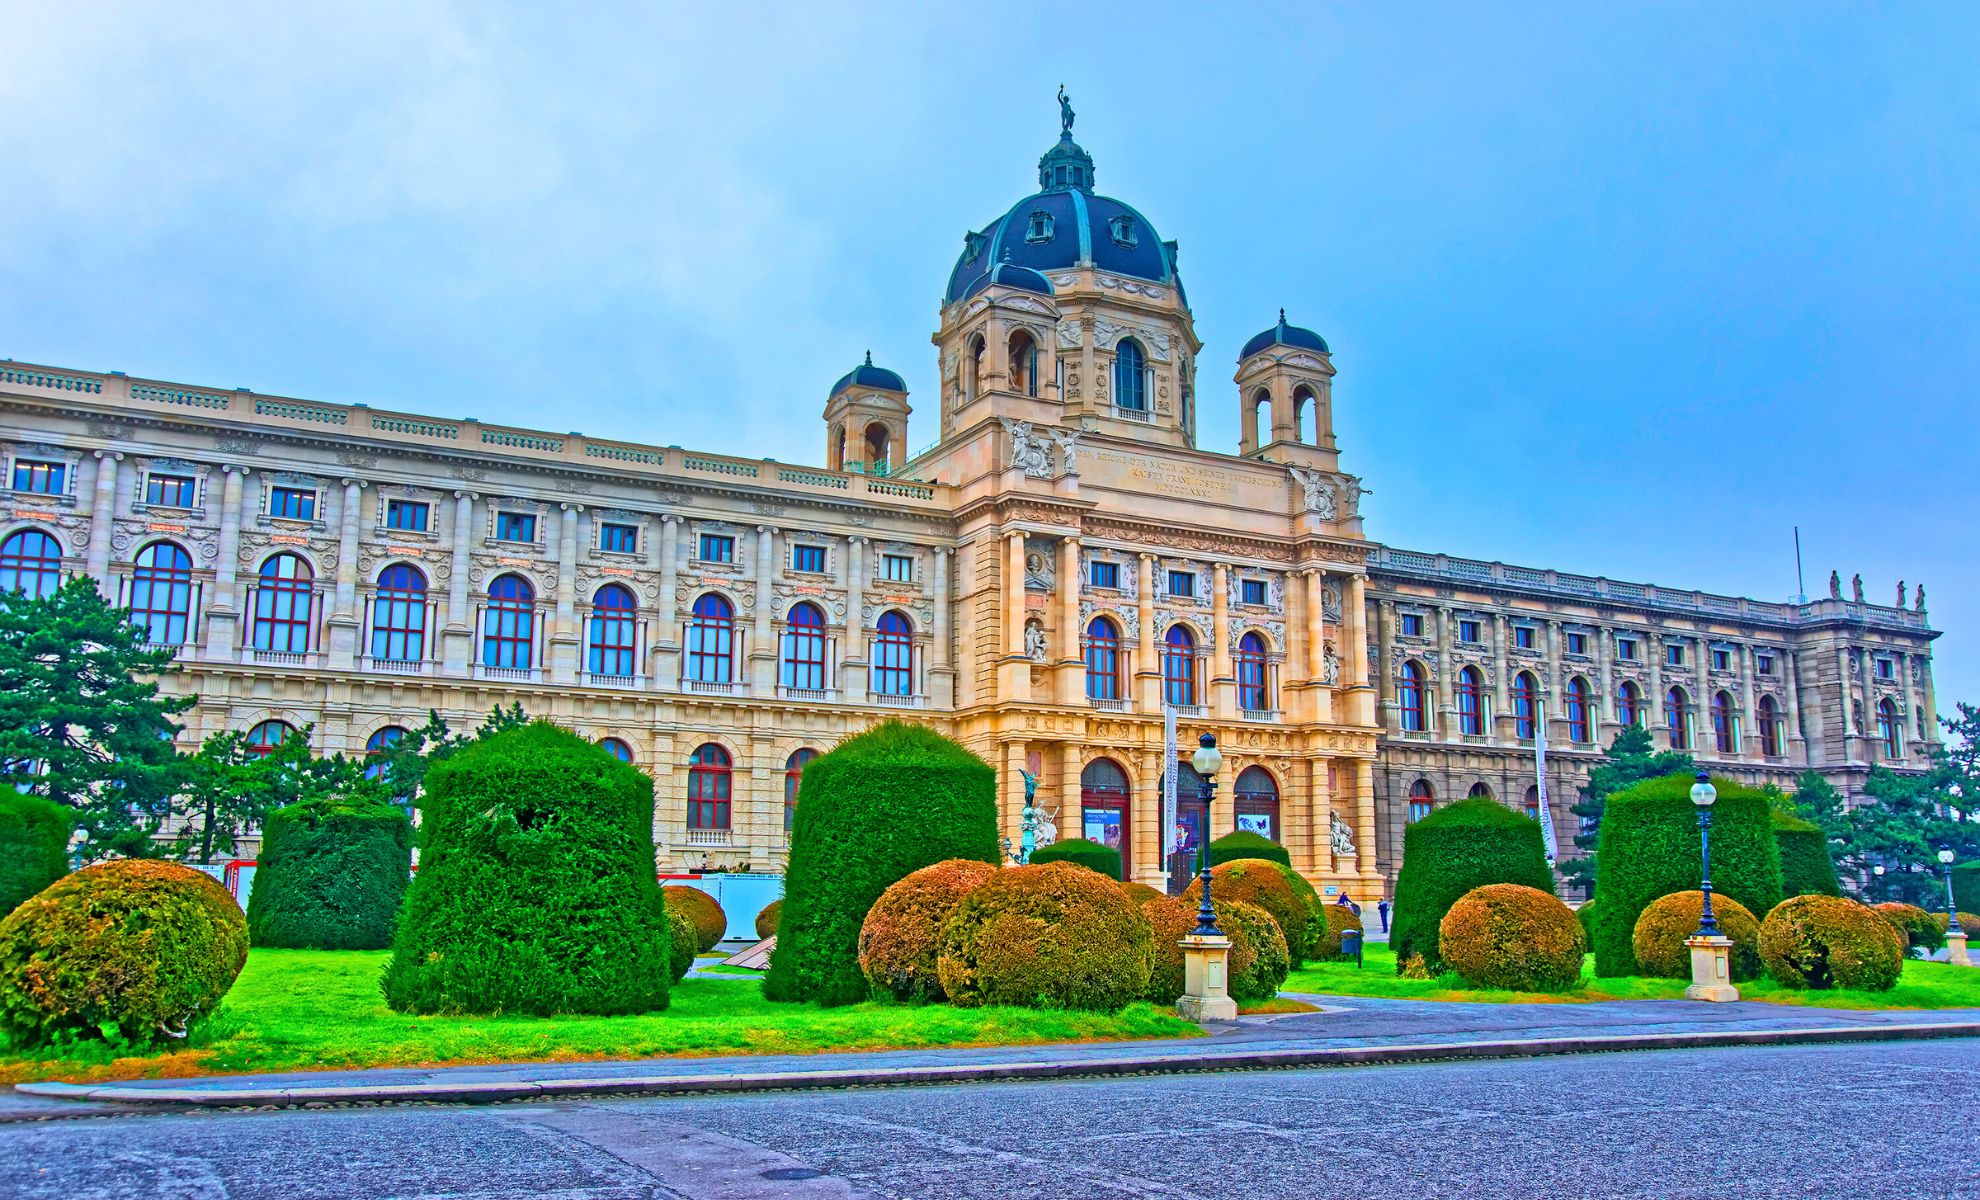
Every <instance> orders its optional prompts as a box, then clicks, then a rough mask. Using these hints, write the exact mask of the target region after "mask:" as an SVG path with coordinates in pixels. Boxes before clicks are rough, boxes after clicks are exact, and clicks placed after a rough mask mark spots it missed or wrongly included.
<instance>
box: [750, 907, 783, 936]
mask: <svg viewBox="0 0 1980 1200" xmlns="http://www.w3.org/2000/svg"><path fill="white" fill-rule="evenodd" d="M783 915H784V902H783V901H782V900H772V901H771V902H770V903H768V904H766V905H764V906H763V911H762V912H759V913H757V914H756V936H757V937H760V938H767V937H774V936H775V935H776V933H777V918H778V917H781V916H783Z"/></svg>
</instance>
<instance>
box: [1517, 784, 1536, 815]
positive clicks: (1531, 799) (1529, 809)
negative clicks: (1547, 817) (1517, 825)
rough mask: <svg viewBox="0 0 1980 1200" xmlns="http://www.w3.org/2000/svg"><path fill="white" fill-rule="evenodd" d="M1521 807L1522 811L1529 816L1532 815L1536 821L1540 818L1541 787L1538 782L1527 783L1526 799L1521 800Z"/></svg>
mask: <svg viewBox="0 0 1980 1200" xmlns="http://www.w3.org/2000/svg"><path fill="white" fill-rule="evenodd" d="M1519 807H1520V811H1521V812H1523V813H1525V814H1526V815H1527V816H1529V817H1532V818H1533V819H1534V820H1536V821H1538V820H1539V819H1540V787H1539V785H1538V784H1528V785H1527V788H1526V799H1525V800H1523V801H1521V802H1520V806H1519Z"/></svg>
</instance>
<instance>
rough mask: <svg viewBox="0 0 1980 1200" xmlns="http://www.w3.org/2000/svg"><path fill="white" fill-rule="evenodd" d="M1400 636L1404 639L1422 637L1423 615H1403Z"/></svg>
mask: <svg viewBox="0 0 1980 1200" xmlns="http://www.w3.org/2000/svg"><path fill="white" fill-rule="evenodd" d="M1402 635H1403V636H1404V637H1422V636H1423V614H1422V613H1404V614H1403V615H1402Z"/></svg>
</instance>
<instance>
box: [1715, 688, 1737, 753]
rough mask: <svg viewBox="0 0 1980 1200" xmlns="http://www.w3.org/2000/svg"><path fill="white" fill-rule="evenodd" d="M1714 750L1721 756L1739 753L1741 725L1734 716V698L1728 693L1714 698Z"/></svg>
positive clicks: (1722, 693)
mask: <svg viewBox="0 0 1980 1200" xmlns="http://www.w3.org/2000/svg"><path fill="white" fill-rule="evenodd" d="M1712 748H1713V749H1715V750H1717V751H1718V752H1719V753H1720V754H1737V753H1738V752H1739V724H1738V720H1737V718H1736V717H1734V715H1733V698H1732V696H1731V695H1729V694H1728V693H1726V692H1720V693H1719V694H1718V695H1716V696H1714V697H1712Z"/></svg>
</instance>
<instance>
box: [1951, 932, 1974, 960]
mask: <svg viewBox="0 0 1980 1200" xmlns="http://www.w3.org/2000/svg"><path fill="white" fill-rule="evenodd" d="M1946 961H1948V962H1950V963H1952V964H1953V965H1954V966H1959V967H1970V966H1972V965H1973V958H1972V956H1970V955H1969V954H1967V952H1966V931H1965V930H1964V929H1961V928H1960V927H1959V926H1957V925H1953V926H1951V927H1949V928H1948V929H1947V930H1946Z"/></svg>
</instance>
